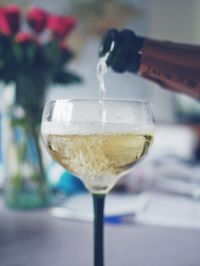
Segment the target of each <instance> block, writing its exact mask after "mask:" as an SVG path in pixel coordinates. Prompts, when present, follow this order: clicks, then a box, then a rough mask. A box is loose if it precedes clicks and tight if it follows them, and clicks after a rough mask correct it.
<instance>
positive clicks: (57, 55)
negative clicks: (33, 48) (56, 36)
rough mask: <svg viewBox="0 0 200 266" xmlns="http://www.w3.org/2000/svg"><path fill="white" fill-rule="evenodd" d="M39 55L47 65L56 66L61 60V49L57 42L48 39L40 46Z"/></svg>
mask: <svg viewBox="0 0 200 266" xmlns="http://www.w3.org/2000/svg"><path fill="white" fill-rule="evenodd" d="M40 56H41V57H42V58H41V60H43V61H44V63H45V64H46V65H47V66H49V67H51V68H52V67H53V68H57V67H58V66H59V65H60V62H61V51H60V48H59V44H58V42H57V41H50V42H48V43H47V44H45V45H44V46H43V47H41V53H40Z"/></svg>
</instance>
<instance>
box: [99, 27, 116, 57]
mask: <svg viewBox="0 0 200 266" xmlns="http://www.w3.org/2000/svg"><path fill="white" fill-rule="evenodd" d="M118 36H119V32H118V31H117V30H116V29H110V30H108V31H107V32H106V33H105V34H104V36H103V38H102V41H101V44H100V47H99V57H103V56H105V55H106V54H107V53H109V52H111V51H113V50H114V48H115V44H116V42H117V39H118Z"/></svg>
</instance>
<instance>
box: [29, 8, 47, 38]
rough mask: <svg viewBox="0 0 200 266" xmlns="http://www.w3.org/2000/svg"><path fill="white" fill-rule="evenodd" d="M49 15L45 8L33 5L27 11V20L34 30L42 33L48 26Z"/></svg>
mask: <svg viewBox="0 0 200 266" xmlns="http://www.w3.org/2000/svg"><path fill="white" fill-rule="evenodd" d="M48 16H49V15H48V13H47V12H46V11H44V10H43V9H41V8H38V7H32V8H31V9H29V10H28V12H27V21H28V23H29V25H30V27H31V28H32V29H33V30H34V31H36V32H37V33H40V32H42V31H43V30H44V29H45V28H46V25H47V19H48Z"/></svg>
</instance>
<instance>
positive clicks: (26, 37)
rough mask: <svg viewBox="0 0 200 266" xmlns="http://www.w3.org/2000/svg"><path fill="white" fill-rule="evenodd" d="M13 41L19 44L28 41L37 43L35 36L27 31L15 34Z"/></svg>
mask: <svg viewBox="0 0 200 266" xmlns="http://www.w3.org/2000/svg"><path fill="white" fill-rule="evenodd" d="M15 41H16V42H17V43H19V44H24V43H28V42H34V43H37V40H36V38H35V37H34V36H33V35H32V34H31V33H29V32H22V31H21V32H19V33H17V35H16V36H15Z"/></svg>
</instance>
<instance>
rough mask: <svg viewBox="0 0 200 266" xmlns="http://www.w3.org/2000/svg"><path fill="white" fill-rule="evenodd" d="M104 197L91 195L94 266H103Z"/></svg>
mask: <svg viewBox="0 0 200 266" xmlns="http://www.w3.org/2000/svg"><path fill="white" fill-rule="evenodd" d="M104 201H105V195H98V194H93V203H94V266H103V265H104V249H103V236H104V234H103V225H104Z"/></svg>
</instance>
